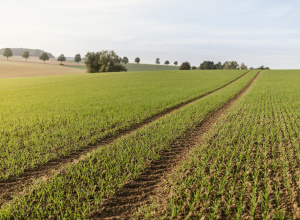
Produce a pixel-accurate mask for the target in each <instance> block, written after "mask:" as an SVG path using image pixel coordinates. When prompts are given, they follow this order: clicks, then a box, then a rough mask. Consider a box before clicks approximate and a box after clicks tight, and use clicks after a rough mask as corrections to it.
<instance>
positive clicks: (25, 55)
mask: <svg viewBox="0 0 300 220" xmlns="http://www.w3.org/2000/svg"><path fill="white" fill-rule="evenodd" d="M22 57H23V58H25V59H26V62H27V59H28V58H29V51H28V50H26V51H24V53H23V55H22Z"/></svg>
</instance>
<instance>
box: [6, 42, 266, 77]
mask: <svg viewBox="0 0 300 220" xmlns="http://www.w3.org/2000/svg"><path fill="white" fill-rule="evenodd" d="M39 51H41V50H39ZM30 55H31V52H30V51H29V50H25V51H24V52H23V54H22V57H23V58H25V59H26V61H27V59H28V58H29V56H30ZM3 56H5V57H6V58H7V60H8V58H9V57H12V56H13V51H12V49H10V48H5V49H3ZM49 58H50V57H49V53H46V52H43V53H42V54H41V55H40V56H39V59H40V60H43V61H44V63H45V61H46V60H49ZM57 61H60V62H61V63H60V65H63V62H65V61H66V57H65V56H64V54H61V55H59V57H58V58H57ZM74 61H75V62H77V63H79V62H81V61H82V58H81V55H80V54H76V55H75V57H74ZM84 62H85V65H86V68H87V72H88V73H96V72H120V71H127V68H126V64H127V63H128V62H129V59H128V58H127V57H123V58H121V57H119V56H118V55H117V54H116V52H115V51H113V50H112V51H108V50H103V51H101V52H88V53H87V54H86V55H85V61H84ZM134 62H135V63H136V64H137V66H138V64H139V63H140V62H141V59H140V58H139V57H136V58H135V60H134ZM155 64H157V65H159V64H160V58H156V59H155ZM164 64H165V65H167V66H168V65H169V64H170V61H169V60H166V61H165V62H164ZM174 65H175V66H177V65H178V62H177V61H175V62H174ZM191 69H192V70H196V69H198V70H221V69H231V70H234V69H248V67H247V66H246V65H245V64H244V63H243V62H242V63H241V64H240V65H239V64H238V63H237V61H226V62H224V63H223V64H222V63H221V62H218V63H214V62H213V61H203V62H202V63H201V64H200V66H199V67H196V66H192V67H191V65H190V63H189V62H187V61H186V62H183V63H182V64H181V66H180V67H179V70H191ZM249 69H254V68H253V67H250V68H249ZM257 69H262V70H263V69H270V68H269V67H264V66H260V67H258V68H257Z"/></svg>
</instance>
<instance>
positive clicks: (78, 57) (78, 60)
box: [74, 54, 81, 64]
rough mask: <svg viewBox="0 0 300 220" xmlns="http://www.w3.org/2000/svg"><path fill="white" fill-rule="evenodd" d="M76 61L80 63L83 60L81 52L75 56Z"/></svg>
mask: <svg viewBox="0 0 300 220" xmlns="http://www.w3.org/2000/svg"><path fill="white" fill-rule="evenodd" d="M74 61H75V62H76V63H77V64H79V62H80V61H81V56H80V54H76V55H75V57H74Z"/></svg>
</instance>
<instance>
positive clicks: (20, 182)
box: [0, 71, 257, 206]
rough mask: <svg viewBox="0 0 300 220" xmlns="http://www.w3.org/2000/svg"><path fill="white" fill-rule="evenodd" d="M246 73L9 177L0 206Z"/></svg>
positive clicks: (0, 193) (1, 188)
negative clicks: (37, 181) (59, 156)
mask: <svg viewBox="0 0 300 220" xmlns="http://www.w3.org/2000/svg"><path fill="white" fill-rule="evenodd" d="M247 73H249V71H248V72H246V73H244V74H242V75H241V76H239V77H237V78H236V79H234V80H232V81H231V82H229V83H227V84H225V85H223V86H221V87H219V88H217V89H215V90H213V91H211V92H208V93H206V94H204V95H201V96H199V97H196V98H194V99H191V100H189V101H187V102H184V103H181V104H178V105H176V106H174V107H172V108H168V109H166V110H164V111H163V112H161V113H158V114H156V115H154V116H151V117H149V118H147V119H145V120H144V121H143V122H141V123H139V124H133V125H132V126H131V127H130V128H128V129H126V130H120V131H118V132H116V134H115V135H112V136H107V137H106V138H104V139H102V140H100V141H99V142H97V144H96V145H91V146H88V147H85V148H82V149H80V150H78V151H76V152H73V153H71V154H69V155H67V156H64V157H61V158H58V159H53V160H50V161H49V162H47V163H45V164H43V165H41V166H39V167H37V168H34V169H27V170H25V171H24V173H22V174H21V175H20V176H18V177H14V176H12V177H9V178H8V179H7V180H3V181H0V206H2V205H4V204H5V203H7V202H8V201H10V200H12V198H13V195H15V194H16V193H21V192H26V189H27V188H28V186H29V185H31V184H32V183H33V182H34V180H35V179H44V180H47V179H48V178H50V177H52V176H53V175H54V174H55V173H60V172H62V167H64V166H66V165H67V164H77V163H78V162H79V161H81V160H82V159H84V158H85V157H86V156H88V155H89V154H90V153H92V152H93V151H95V150H96V149H98V148H100V147H103V146H105V145H108V144H111V143H113V142H115V141H116V140H117V139H119V138H124V137H126V136H127V135H129V134H132V133H134V132H136V131H137V130H139V129H141V128H143V127H145V126H147V125H148V124H150V123H152V122H154V121H157V120H159V119H160V118H162V117H164V116H166V115H168V114H170V113H172V112H174V111H176V110H178V109H181V108H183V107H185V106H187V105H188V104H191V103H193V102H196V101H197V100H200V99H202V98H204V97H206V96H208V95H210V94H212V93H214V92H217V91H219V90H221V89H223V88H225V87H227V86H229V85H231V84H232V83H234V82H235V81H237V80H239V79H240V78H242V77H243V76H245V75H246V74H247ZM256 77H257V75H256V76H255V77H254V79H255V78H256ZM251 82H252V81H251ZM249 85H250V84H249ZM244 90H245V89H244ZM235 98H236V97H235ZM227 104H228V103H227ZM199 126H200V127H201V126H202V127H203V126H204V127H206V126H207V125H205V124H203V125H199ZM174 150H175V152H176V149H174ZM175 152H173V151H172V153H171V154H168V152H167V151H166V152H165V154H166V155H168V156H169V157H170V161H172V160H171V157H172V156H173V155H174V154H173V153H175ZM180 152H181V149H178V152H176V154H180ZM152 169H153V171H155V172H159V171H160V169H165V167H161V168H159V166H157V167H153V168H152ZM151 171H152V170H151Z"/></svg>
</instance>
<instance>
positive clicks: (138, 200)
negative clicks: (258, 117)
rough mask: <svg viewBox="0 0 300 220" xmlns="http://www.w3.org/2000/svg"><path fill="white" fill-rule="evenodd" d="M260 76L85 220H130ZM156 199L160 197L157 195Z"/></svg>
mask: <svg viewBox="0 0 300 220" xmlns="http://www.w3.org/2000/svg"><path fill="white" fill-rule="evenodd" d="M259 73H260V72H258V73H257V74H256V75H255V77H254V78H253V79H252V80H251V82H250V83H249V84H248V85H247V86H246V87H245V88H244V89H242V90H241V91H240V92H239V93H238V94H237V95H235V96H234V97H233V98H232V99H231V100H229V101H228V102H227V103H225V104H224V105H223V106H222V107H221V108H219V109H218V110H216V111H215V112H214V113H211V114H210V115H208V116H207V117H206V118H205V119H204V120H203V121H202V122H200V123H199V125H198V126H197V127H196V129H195V130H193V131H191V132H190V133H188V134H186V136H185V137H182V138H181V139H179V140H178V141H177V142H176V144H174V145H172V146H171V150H170V151H167V150H165V151H163V152H161V154H160V159H159V160H156V161H152V162H151V164H150V166H149V167H148V168H147V169H146V170H145V171H144V172H143V173H142V174H141V175H140V176H138V177H137V178H136V179H134V180H132V181H130V182H128V183H127V184H125V185H124V186H123V187H122V188H121V189H119V190H117V191H116V192H115V195H114V196H113V197H112V198H109V199H107V201H105V202H104V203H103V204H102V205H101V206H100V207H99V209H98V210H97V211H94V212H92V213H90V215H89V216H88V217H87V218H88V219H131V216H132V214H133V213H134V212H135V211H136V210H137V208H138V207H140V206H143V205H146V204H147V203H149V202H150V198H151V196H154V195H156V192H157V189H158V186H159V185H160V184H161V183H162V182H163V181H164V178H166V176H168V175H170V173H171V172H172V171H174V169H176V168H177V167H178V166H179V164H180V162H181V161H183V160H184V159H185V158H186V157H187V155H188V153H189V152H190V150H191V149H192V148H193V147H194V146H196V145H197V144H198V143H199V141H200V139H201V138H202V137H203V135H204V134H205V133H207V132H208V131H209V130H210V128H211V127H212V126H213V124H214V123H215V122H216V121H217V119H218V118H219V117H220V116H222V115H223V114H225V112H226V110H227V109H229V108H230V107H231V106H232V105H233V104H234V103H235V102H236V101H237V100H238V99H239V98H240V97H241V96H242V95H243V94H244V93H245V92H246V91H248V89H249V88H250V87H251V86H252V84H253V82H254V81H255V80H256V78H257V77H258V75H259ZM156 196H159V195H156Z"/></svg>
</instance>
